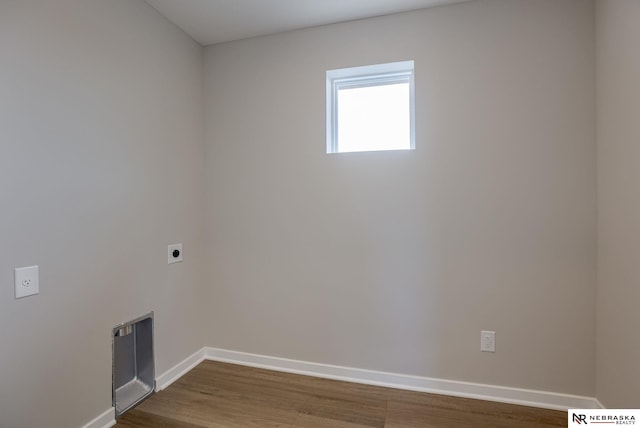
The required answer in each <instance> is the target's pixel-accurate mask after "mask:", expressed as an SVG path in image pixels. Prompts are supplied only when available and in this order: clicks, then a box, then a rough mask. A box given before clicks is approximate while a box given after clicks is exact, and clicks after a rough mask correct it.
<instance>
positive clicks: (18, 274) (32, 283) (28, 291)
mask: <svg viewBox="0 0 640 428" xmlns="http://www.w3.org/2000/svg"><path fill="white" fill-rule="evenodd" d="M13 273H14V279H15V289H16V299H20V298H22V297H27V296H33V295H34V294H38V293H40V278H39V277H40V275H39V272H38V266H29V267H23V268H16V269H14V270H13Z"/></svg>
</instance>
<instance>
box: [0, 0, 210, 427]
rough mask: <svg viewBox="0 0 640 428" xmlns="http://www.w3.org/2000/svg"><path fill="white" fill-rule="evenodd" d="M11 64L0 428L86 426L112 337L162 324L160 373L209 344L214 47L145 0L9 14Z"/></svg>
mask: <svg viewBox="0 0 640 428" xmlns="http://www.w3.org/2000/svg"><path fill="white" fill-rule="evenodd" d="M0 58H1V59H0V62H1V64H2V65H1V66H0V198H1V200H2V205H1V207H2V208H1V209H0V237H1V242H2V245H0V285H1V286H0V326H1V327H0V426H2V427H7V428H33V427H59V428H68V427H73V426H80V425H82V424H84V423H86V422H88V421H89V420H91V419H93V418H94V417H96V416H97V415H99V414H101V413H102V412H104V411H105V410H107V409H108V408H109V407H110V406H111V338H110V331H111V327H112V326H113V325H115V324H117V323H120V322H123V321H126V320H128V319H131V318H134V317H136V316H138V315H142V314H144V313H146V312H148V311H150V310H154V311H156V312H155V315H156V318H155V321H156V337H155V339H156V364H157V372H158V373H162V372H163V371H165V370H167V369H168V368H170V367H172V366H173V365H175V364H177V363H178V362H179V361H181V360H183V359H184V358H186V357H187V356H188V355H190V354H192V353H193V352H195V351H196V350H197V349H199V348H201V347H202V345H203V343H204V336H203V334H202V328H201V324H202V323H201V322H200V321H201V314H202V310H201V309H202V307H201V304H200V302H201V300H202V299H201V298H200V297H201V292H202V275H201V269H200V266H201V262H202V238H201V233H200V232H201V230H202V224H203V217H202V214H201V213H202V212H203V210H204V207H203V206H202V202H201V200H202V195H203V193H202V187H203V184H204V178H203V167H204V165H203V162H202V151H203V148H202V141H203V135H202V134H203V131H202V130H203V109H202V106H203V96H202V77H203V69H202V66H203V64H202V48H201V47H200V46H198V45H197V44H196V43H194V42H193V41H192V40H191V39H190V38H189V37H187V36H186V35H185V34H183V33H182V32H181V31H180V30H178V29H177V28H176V27H175V26H173V25H172V24H170V23H169V22H168V21H166V20H165V19H164V18H162V17H161V16H160V15H159V14H158V13H157V12H156V11H155V10H153V9H152V8H151V7H149V6H147V5H146V4H145V3H144V2H143V1H142V0H109V1H104V0H56V1H50V0H3V1H1V2H0ZM176 241H179V242H183V244H184V245H185V262H183V263H182V264H176V265H171V266H168V265H167V262H166V258H167V250H166V245H167V244H169V243H172V242H176ZM32 264H38V265H39V266H40V281H41V282H40V295H38V296H35V297H29V298H26V299H20V300H14V296H13V268H14V267H20V266H28V265H32Z"/></svg>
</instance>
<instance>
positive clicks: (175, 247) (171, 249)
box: [167, 244, 184, 264]
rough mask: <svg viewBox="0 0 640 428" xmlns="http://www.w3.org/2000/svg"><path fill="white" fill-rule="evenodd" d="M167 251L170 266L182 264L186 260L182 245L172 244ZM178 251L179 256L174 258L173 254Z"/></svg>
mask: <svg viewBox="0 0 640 428" xmlns="http://www.w3.org/2000/svg"><path fill="white" fill-rule="evenodd" d="M167 248H168V250H167V262H168V263H169V264H171V263H178V262H181V261H182V260H183V258H184V256H183V254H182V244H171V245H169V246H168V247H167ZM174 251H177V252H178V255H177V256H174V255H173V252H174Z"/></svg>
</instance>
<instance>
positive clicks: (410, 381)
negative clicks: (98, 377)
mask: <svg viewBox="0 0 640 428" xmlns="http://www.w3.org/2000/svg"><path fill="white" fill-rule="evenodd" d="M204 360H211V361H220V362H223V363H231V364H239V365H243V366H249V367H257V368H261V369H268V370H276V371H280V372H286V373H295V374H301V375H306V376H314V377H319V378H324V379H334V380H342V381H346V382H354V383H361V384H365V385H375V386H383V387H387V388H396V389H405V390H409V391H418V392H428V393H431V394H441V395H450V396H454V397H464V398H474V399H477V400H487V401H496V402H500V403H509V404H518V405H522V406H530V407H539V408H543V409H553V410H562V411H566V410H567V409H604V408H605V407H604V406H603V405H602V403H600V401H598V400H597V399H596V398H593V397H583V396H579V395H570V394H560V393H556V392H546V391H535V390H531V389H520V388H511V387H506V386H497V385H485V384H480V383H471V382H460V381H455V380H446V379H434V378H428V377H421V376H411V375H404V374H397V373H387V372H379V371H375V370H364V369H356V368H352V367H342V366H334V365H329V364H320V363H311V362H308V361H299V360H290V359H286V358H278V357H269V356H265V355H257V354H249V353H246V352H237V351H229V350H226V349H218V348H209V347H205V348H202V349H200V350H199V351H197V352H196V353H194V354H193V355H191V356H189V357H187V358H186V359H185V360H184V361H182V362H180V363H178V364H176V365H175V366H174V367H172V368H171V369H169V370H167V371H166V372H164V373H163V374H161V375H160V376H158V377H157V378H156V391H162V390H163V389H165V388H167V387H168V386H169V385H171V384H172V383H173V382H175V381H176V380H178V379H180V378H181V377H182V376H184V375H185V374H186V373H188V372H189V371H190V370H191V369H193V368H194V367H195V366H197V365H198V364H200V363H201V362H202V361H204ZM115 424H116V420H115V410H114V408H113V407H112V408H110V409H109V410H107V411H106V412H104V413H103V414H101V415H100V416H98V417H97V418H95V419H94V420H92V421H91V422H89V423H88V424H86V425H85V426H84V427H82V428H110V427H112V426H114V425H115Z"/></svg>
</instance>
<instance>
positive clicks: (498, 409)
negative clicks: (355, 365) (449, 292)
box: [116, 361, 567, 428]
mask: <svg viewBox="0 0 640 428" xmlns="http://www.w3.org/2000/svg"><path fill="white" fill-rule="evenodd" d="M566 423H567V416H566V413H565V412H558V411H553V410H544V409H536V408H531V407H524V406H514V405H509V404H501V403H493V402H488V401H480V400H471V399H466V398H455V397H448V396H443V395H434V394H425V393H419V392H409V391H402V390H395V389H389V388H380V387H374V386H367V385H360V384H354V383H346V382H338V381H332V380H327V379H319V378H313V377H308V376H300V375H293V374H287V373H280V372H274V371H269V370H261V369H256V368H250V367H243V366H237V365H233V364H224V363H218V362H212V361H204V362H203V363H201V364H199V365H198V366H197V367H196V368H194V369H193V370H191V371H190V372H189V373H187V374H186V375H185V376H183V377H182V378H181V379H180V380H178V381H177V382H175V383H174V384H173V385H171V386H170V387H169V388H167V389H165V390H164V391H161V392H159V393H157V394H155V395H153V396H152V397H150V398H149V399H147V400H146V401H144V402H143V403H142V404H140V405H139V406H138V407H136V408H135V409H132V410H130V411H129V412H127V413H126V414H125V415H124V416H123V417H122V418H120V419H119V420H118V423H117V425H116V428H151V427H153V428H177V427H181V428H204V427H207V428H254V427H273V428H275V427H278V428H453V427H456V428H457V427H460V428H471V427H492V428H515V427H523V428H548V427H564V426H566Z"/></svg>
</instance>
